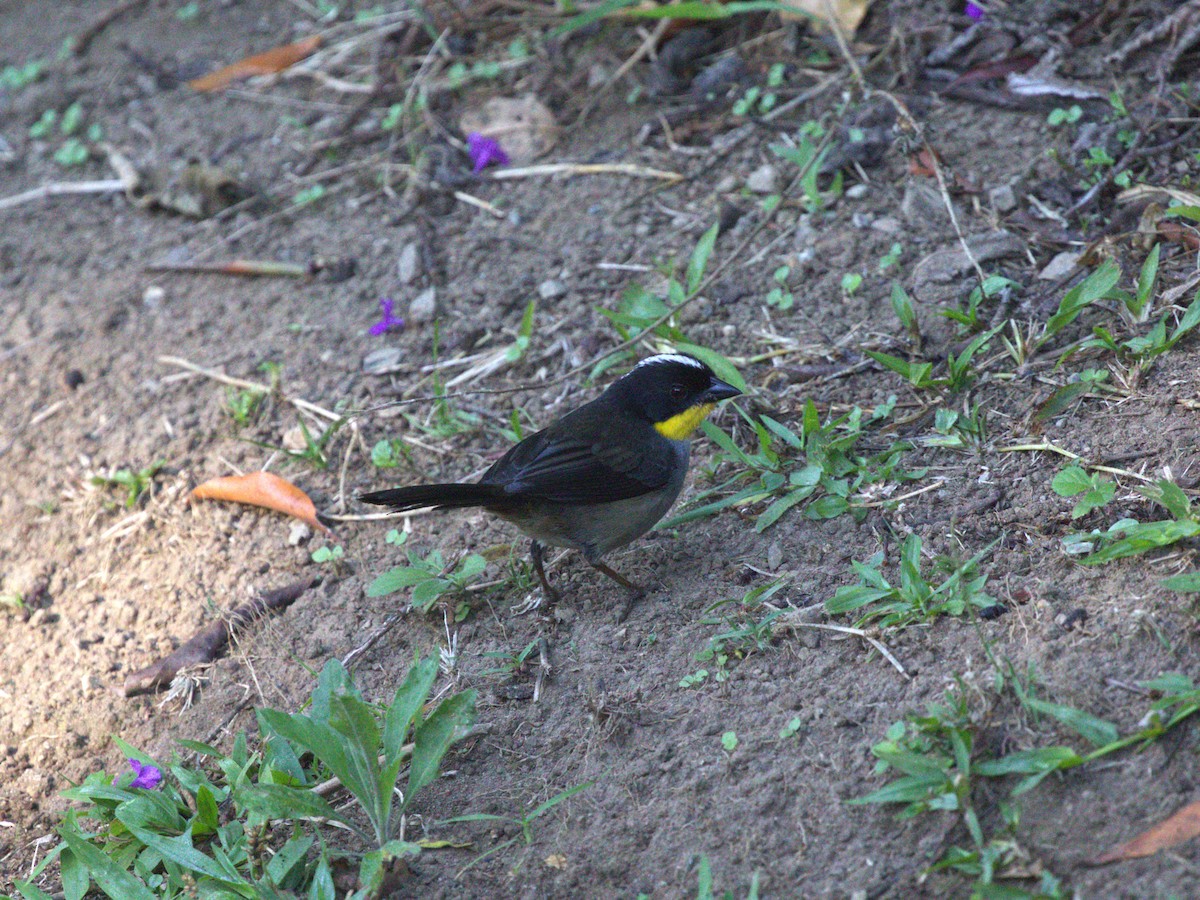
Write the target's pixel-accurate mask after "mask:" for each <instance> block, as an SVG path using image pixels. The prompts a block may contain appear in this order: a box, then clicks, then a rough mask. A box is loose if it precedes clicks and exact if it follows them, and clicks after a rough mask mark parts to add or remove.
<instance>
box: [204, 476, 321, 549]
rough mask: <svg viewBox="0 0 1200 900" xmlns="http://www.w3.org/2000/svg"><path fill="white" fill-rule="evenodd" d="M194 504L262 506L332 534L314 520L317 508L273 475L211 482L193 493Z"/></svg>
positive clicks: (236, 477) (237, 477)
mask: <svg viewBox="0 0 1200 900" xmlns="http://www.w3.org/2000/svg"><path fill="white" fill-rule="evenodd" d="M192 497H194V498H195V499H197V500H229V501H231V502H233V503H248V504H250V505H251V506H262V507H265V508H266V509H273V510H275V511H276V512H281V513H284V514H286V515H289V516H294V517H295V518H297V519H299V520H300V521H301V522H305V523H306V524H308V525H311V526H312V527H313V528H316V529H318V530H320V531H323V532H325V534H333V532H332V531H330V530H329V529H328V528H326V527H325V526H324V525H323V524H321V522H320V521H319V520H318V519H317V508H316V506H314V505H313V502H312V500H311V499H309V496H308V494H306V493H304V491H302V490H300V488H298V487H296V486H295V485H294V484H292V483H291V482H290V481H288V480H287V479H284V478H280V477H279V476H278V475H275V474H274V473H272V472H249V473H247V474H245V475H229V476H226V477H225V478H214V479H212V480H211V481H206V482H204V484H200V485H197V486H196V487H195V488H193V489H192Z"/></svg>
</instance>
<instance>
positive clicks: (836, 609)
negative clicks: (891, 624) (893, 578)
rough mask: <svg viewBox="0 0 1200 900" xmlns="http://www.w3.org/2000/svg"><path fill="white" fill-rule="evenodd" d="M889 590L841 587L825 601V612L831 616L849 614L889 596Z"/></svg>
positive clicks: (859, 585) (863, 586)
mask: <svg viewBox="0 0 1200 900" xmlns="http://www.w3.org/2000/svg"><path fill="white" fill-rule="evenodd" d="M891 594H892V591H891V590H890V589H887V590H884V589H881V588H873V587H867V586H866V585H862V584H848V585H843V586H842V587H840V588H838V589H837V590H836V591H834V594H833V596H832V597H830V598H829V599H828V600H826V601H825V611H826V612H827V613H830V614H831V615H837V614H839V613H846V612H850V611H851V610H855V609H858V608H859V607H863V606H866V605H867V604H868V603H874V602H875V601H876V600H882V599H883V598H884V597H888V596H891Z"/></svg>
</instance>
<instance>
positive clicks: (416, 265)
mask: <svg viewBox="0 0 1200 900" xmlns="http://www.w3.org/2000/svg"><path fill="white" fill-rule="evenodd" d="M420 274H421V250H420V248H419V247H418V246H417V242H416V241H411V242H409V243H407V244H405V245H404V248H403V249H402V250H401V251H400V258H399V259H397V260H396V277H397V278H398V279H400V283H401V284H412V283H413V282H414V281H416V280H417V276H418V275H420Z"/></svg>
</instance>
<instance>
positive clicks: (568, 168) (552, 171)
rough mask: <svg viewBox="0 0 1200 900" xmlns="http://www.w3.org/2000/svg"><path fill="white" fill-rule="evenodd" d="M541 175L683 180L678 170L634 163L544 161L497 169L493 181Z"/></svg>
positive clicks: (493, 174)
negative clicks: (536, 163)
mask: <svg viewBox="0 0 1200 900" xmlns="http://www.w3.org/2000/svg"><path fill="white" fill-rule="evenodd" d="M539 175H628V176H629V177H630V178H660V179H662V180H663V181H670V182H672V183H674V182H677V181H683V176H682V175H680V174H679V173H678V172H668V171H665V170H664V169H651V168H649V167H648V166H639V165H635V164H634V163H542V164H541V165H537V166H519V167H516V168H511V169H497V170H496V171H495V172H493V173H492V176H491V177H492V180H493V181H503V180H506V179H510V178H535V177H537V176H539Z"/></svg>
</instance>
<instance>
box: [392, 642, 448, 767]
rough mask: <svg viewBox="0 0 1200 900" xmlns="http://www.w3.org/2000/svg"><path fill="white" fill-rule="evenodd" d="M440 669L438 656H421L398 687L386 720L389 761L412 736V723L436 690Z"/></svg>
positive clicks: (396, 755)
mask: <svg viewBox="0 0 1200 900" xmlns="http://www.w3.org/2000/svg"><path fill="white" fill-rule="evenodd" d="M437 672H438V666H437V659H436V657H433V656H430V657H428V658H427V659H423V660H422V659H418V660H417V661H416V662H414V663H413V665H412V668H410V669H409V670H408V675H407V676H406V677H405V679H404V682H403V684H401V685H400V687H398V688H396V695H395V696H394V697H393V698H392V703H391V705H390V706H389V707H388V709H387V713H386V715H385V716H384V719H383V752H384V756H385V757H386V758H387V760H388V762H391V761H392V760H394V759H396V758H397V757H399V755H400V748H401V747H403V746H404V741H405V739H406V738H407V737H408V732H409V726H410V725H412V724H413V722H414V721H415V719H416V717H417V713H418V712H420V710H421V707H422V706H423V705H424V704H425V700H426V698H427V697H428V696H429V692H430V690H432V689H433V683H434V681H436V680H437Z"/></svg>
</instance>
